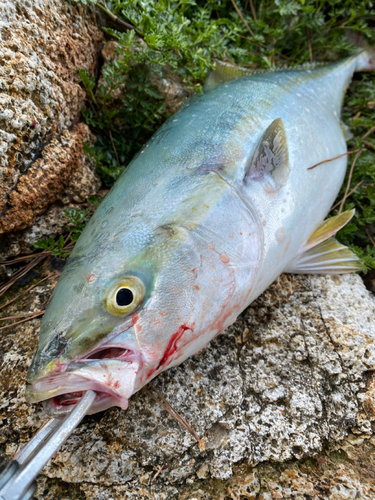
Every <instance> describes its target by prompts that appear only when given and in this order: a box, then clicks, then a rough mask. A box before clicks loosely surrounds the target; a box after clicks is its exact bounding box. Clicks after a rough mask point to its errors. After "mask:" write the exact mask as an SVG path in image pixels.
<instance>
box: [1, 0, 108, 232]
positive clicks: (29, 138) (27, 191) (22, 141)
mask: <svg viewBox="0 0 375 500" xmlns="http://www.w3.org/2000/svg"><path fill="white" fill-rule="evenodd" d="M0 37H1V47H0V92H1V93H0V157H1V160H0V179H1V182H0V234H2V233H7V232H10V231H16V230H20V229H23V228H25V227H27V226H30V225H31V224H32V223H33V221H34V219H35V217H36V216H37V215H39V214H41V213H42V212H43V211H44V210H45V209H46V208H47V207H48V206H49V205H50V204H51V203H53V202H54V201H55V200H56V199H58V198H60V197H61V196H73V199H76V198H80V197H82V196H84V195H85V194H86V191H87V192H90V193H92V192H93V191H95V190H96V189H97V188H98V179H97V177H96V175H95V174H94V173H93V172H91V174H90V180H87V183H86V184H85V188H84V192H82V196H80V195H78V194H77V193H76V192H75V194H73V193H72V185H73V184H72V182H73V183H75V181H76V179H75V177H77V176H80V174H81V173H82V170H85V169H86V168H87V166H86V165H85V160H84V159H83V156H84V155H83V152H82V141H83V140H84V137H85V136H86V135H87V133H88V132H87V130H86V129H85V126H84V125H83V124H77V121H78V119H79V117H80V110H81V108H82V107H83V104H84V101H85V91H84V90H83V88H82V87H81V85H80V78H79V75H78V69H79V68H84V69H86V70H87V71H88V72H90V73H93V72H94V71H95V68H96V61H97V52H98V48H99V44H100V41H101V39H102V33H101V31H100V30H99V29H98V28H97V26H96V24H95V19H94V16H93V14H92V12H91V11H90V10H89V9H82V8H80V7H79V6H78V5H77V4H72V3H70V2H67V1H65V0H32V1H31V0H26V1H25V0H4V1H3V2H2V3H1V4H0ZM73 191H74V189H73Z"/></svg>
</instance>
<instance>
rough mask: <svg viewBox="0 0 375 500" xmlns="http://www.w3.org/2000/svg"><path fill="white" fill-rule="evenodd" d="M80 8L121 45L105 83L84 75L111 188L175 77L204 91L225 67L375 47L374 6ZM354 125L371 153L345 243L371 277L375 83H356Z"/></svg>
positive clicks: (135, 1) (115, 3)
mask: <svg viewBox="0 0 375 500" xmlns="http://www.w3.org/2000/svg"><path fill="white" fill-rule="evenodd" d="M70 1H75V2H80V3H82V4H85V5H88V4H93V5H94V6H95V7H96V8H98V9H100V10H101V11H102V12H104V13H105V14H106V16H107V18H106V19H108V25H107V26H106V27H104V28H103V30H104V31H105V33H106V36H107V40H115V41H116V42H117V48H116V50H117V53H118V56H117V57H116V58H114V59H112V60H111V61H110V62H108V61H107V62H106V63H105V64H104V66H103V67H102V70H101V76H100V79H99V81H95V79H94V78H92V77H91V76H89V75H88V74H86V73H85V72H84V71H83V70H82V71H81V72H80V75H81V79H82V83H83V85H84V87H85V89H86V91H87V98H88V105H87V108H86V109H85V110H84V111H83V115H84V118H85V120H86V122H87V123H88V124H89V125H90V126H91V127H92V129H93V130H94V132H95V133H96V134H97V136H98V141H97V143H96V145H95V146H90V145H86V146H85V147H86V151H87V152H88V153H89V154H90V155H91V156H92V157H93V158H94V159H95V161H96V163H97V168H98V173H99V175H100V176H101V177H102V179H103V182H104V183H105V184H106V185H107V186H111V185H112V184H113V182H115V180H116V179H117V178H118V177H119V175H120V174H121V172H122V171H123V169H124V168H125V167H126V165H127V164H128V163H129V161H130V160H131V158H132V157H133V156H134V154H135V153H136V152H137V151H138V150H139V149H140V147H141V146H142V145H143V144H144V143H145V142H146V141H147V140H148V138H149V137H150V136H151V135H152V133H153V132H154V131H155V130H156V129H157V128H158V127H159V126H160V125H161V124H162V123H163V121H164V120H165V119H166V118H167V114H166V111H165V105H164V100H163V96H162V94H161V93H160V92H159V90H158V89H157V87H156V86H155V84H154V83H153V82H154V81H155V78H154V77H155V76H162V75H163V74H164V73H165V71H166V68H168V71H171V72H172V73H174V74H175V75H177V76H178V77H179V78H180V79H181V80H183V81H184V83H185V85H186V86H187V87H189V88H190V89H192V90H194V91H198V92H199V91H201V89H202V84H203V82H204V80H205V77H206V75H207V73H208V71H209V69H210V68H211V67H212V66H213V65H214V61H215V59H219V60H226V61H230V62H233V63H235V64H239V65H242V66H246V67H254V68H265V69H271V70H272V69H273V68H275V67H280V66H282V67H292V66H295V65H301V64H306V63H315V62H329V61H335V60H338V59H340V58H342V57H345V56H347V55H349V54H351V53H353V51H354V50H356V48H355V46H354V45H353V44H352V43H351V41H350V40H351V37H352V36H353V35H360V36H361V37H362V39H363V40H365V41H366V42H367V43H368V44H369V45H371V46H374V47H375V31H374V30H373V29H372V26H374V21H375V8H374V4H373V2H370V1H364V0H362V1H356V2H354V1H353V0H325V1H324V0H319V1H318V0H260V1H257V0H246V1H245V0H243V1H239V0H208V1H199V0H197V1H194V0H181V1H179V2H177V1H175V2H172V1H169V0H159V1H156V0H152V1H142V0H126V1H124V0H108V1H106V2H105V1H103V0H70ZM348 34H351V35H349V36H348ZM344 119H345V122H346V123H347V124H348V125H349V126H350V128H351V130H352V131H353V133H354V134H355V138H354V139H352V140H351V141H350V143H349V148H350V149H352V150H357V149H363V152H362V153H361V154H360V155H359V157H358V158H357V161H356V165H355V168H354V171H353V174H352V177H351V182H350V185H349V188H348V190H347V192H348V193H350V192H351V191H352V190H353V188H354V187H356V186H357V185H358V184H359V183H361V184H360V185H359V186H358V187H357V189H356V190H355V191H354V192H353V193H351V194H350V196H348V197H347V199H346V201H345V203H344V209H349V208H352V207H355V208H356V210H357V212H356V215H355V219H354V220H353V221H352V222H351V223H350V224H349V225H348V226H347V227H346V228H345V229H343V230H342V231H341V232H340V235H339V239H340V241H342V242H343V243H345V244H347V245H349V246H351V247H352V248H353V249H354V251H355V252H356V253H357V254H358V255H360V256H361V258H362V259H363V262H364V266H365V269H366V270H368V269H375V249H374V248H375V247H374V245H373V243H372V242H371V231H372V234H373V225H374V224H375V212H374V208H375V140H374V135H373V133H369V134H367V132H368V131H369V130H370V129H371V127H372V126H373V124H374V123H375V84H374V79H373V75H359V76H358V75H357V76H356V78H355V80H354V82H353V84H352V86H351V87H350V89H349V92H348V94H347V97H346V99H345V103H344ZM366 134H367V135H366ZM365 135H366V136H365ZM364 136H365V137H364ZM354 156H355V155H352V156H351V157H349V163H350V162H351V161H353V159H354ZM348 175H349V173H348ZM346 187H347V182H345V183H344V185H343V188H342V190H341V192H340V195H339V197H338V201H340V200H342V198H343V197H344V196H345V192H346ZM338 209H339V207H337V208H336V209H335V210H333V211H332V214H335V213H337V210H338Z"/></svg>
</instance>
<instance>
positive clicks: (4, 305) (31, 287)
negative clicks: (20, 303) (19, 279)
mask: <svg viewBox="0 0 375 500" xmlns="http://www.w3.org/2000/svg"><path fill="white" fill-rule="evenodd" d="M54 275H56V276H57V273H55V272H53V273H50V274H49V275H48V276H46V277H45V278H43V279H41V280H40V281H38V283H35V285H32V286H30V287H29V288H28V289H27V290H24V291H23V292H21V293H19V294H18V295H16V297H14V298H13V299H12V300H8V302H6V303H5V304H3V305H2V306H0V309H3V308H4V307H7V306H9V304H12V302H14V301H15V300H17V299H18V298H19V297H21V295H25V293H27V292H29V291H30V290H32V289H33V288H35V287H36V286H38V285H39V284H40V283H42V282H43V281H45V280H46V279H48V278H52V277H53V276H54Z"/></svg>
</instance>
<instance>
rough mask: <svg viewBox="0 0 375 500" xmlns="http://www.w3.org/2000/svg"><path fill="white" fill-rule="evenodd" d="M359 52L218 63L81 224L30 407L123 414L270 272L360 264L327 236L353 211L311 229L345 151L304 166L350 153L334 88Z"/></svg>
mask: <svg viewBox="0 0 375 500" xmlns="http://www.w3.org/2000/svg"><path fill="white" fill-rule="evenodd" d="M371 58H372V54H369V53H366V52H362V53H360V54H358V55H356V56H353V57H351V58H348V59H346V60H343V61H341V62H339V63H336V64H334V65H331V66H326V67H320V68H317V69H314V70H299V71H284V72H276V73H275V72H274V73H271V72H270V73H261V74H255V75H248V76H243V75H244V71H243V70H241V71H239V73H240V75H238V71H237V73H236V70H233V67H230V68H229V69H228V68H227V69H225V68H223V67H220V66H218V69H217V71H216V72H214V73H213V74H212V75H210V77H209V78H208V80H207V84H206V87H205V88H206V92H205V93H204V94H203V95H201V96H198V97H196V98H195V99H193V100H189V101H188V102H187V103H186V104H185V106H184V107H183V108H182V109H181V110H180V111H179V112H178V113H176V114H175V115H174V116H173V117H171V118H170V119H169V120H168V121H167V122H166V123H165V124H164V125H163V126H162V127H161V128H160V129H159V131H158V132H157V133H156V134H155V135H154V136H153V137H152V138H151V140H150V141H149V142H148V143H147V144H146V146H145V147H144V148H143V149H142V151H140V153H139V154H138V155H137V156H136V157H135V158H134V160H133V161H132V162H131V164H130V165H129V166H128V168H127V169H126V171H125V172H124V173H123V175H122V176H121V177H120V179H119V180H118V181H117V182H116V184H115V185H114V187H113V188H112V189H111V191H110V192H109V193H108V195H107V196H106V198H105V199H104V200H103V202H102V203H101V205H100V206H99V207H98V209H97V211H96V212H95V214H94V216H93V217H92V218H91V220H90V221H89V223H88V224H87V226H86V228H85V229H84V231H83V233H82V235H81V237H80V238H79V240H78V242H77V244H76V246H75V248H74V250H73V252H72V254H71V256H70V257H69V259H68V261H67V263H66V266H65V268H64V271H63V273H62V275H61V277H60V279H59V281H58V283H57V285H56V287H55V290H54V293H53V296H52V299H51V301H50V304H49V306H48V309H47V311H46V314H45V316H44V318H43V323H42V326H41V333H40V342H39V347H38V351H37V352H36V354H35V356H34V359H33V362H32V365H31V367H30V370H29V374H28V386H27V391H26V397H27V399H28V401H29V402H37V401H45V408H46V409H47V411H48V412H49V413H50V414H51V415H55V414H58V415H61V414H64V413H68V412H69V411H71V407H70V406H74V405H73V403H72V405H69V404H65V405H64V408H63V407H62V405H61V404H60V402H65V403H69V402H70V401H72V402H73V401H75V398H76V397H77V394H76V393H79V392H82V393H84V392H85V391H88V390H92V391H95V392H96V398H95V401H94V403H93V404H92V406H91V408H90V412H91V413H95V412H97V411H101V410H103V409H106V408H109V407H111V406H120V407H121V408H123V409H126V408H127V406H128V401H129V398H130V397H131V395H132V394H133V393H134V392H136V391H138V390H139V389H140V388H141V387H143V386H144V385H145V384H147V383H148V382H149V381H150V380H151V379H152V378H154V377H155V376H156V375H157V374H158V373H160V372H161V371H163V370H165V369H168V368H170V367H172V366H176V365H177V364H179V363H181V362H182V361H184V360H185V359H186V358H187V357H189V356H191V355H193V354H195V353H196V352H198V351H199V350H201V349H202V348H203V347H204V346H205V345H206V344H207V343H208V342H209V341H210V340H211V339H212V338H214V337H215V336H216V335H218V334H219V333H221V332H222V331H223V330H224V329H225V328H227V327H228V326H229V325H230V324H232V323H233V322H234V321H235V319H236V317H237V316H238V314H240V313H241V312H242V311H243V309H244V308H245V307H247V306H248V305H249V304H250V303H251V302H252V301H253V300H254V299H255V298H256V297H258V296H259V295H260V293H262V292H263V291H264V290H265V289H266V288H267V287H268V286H269V284H270V283H272V281H274V280H275V279H276V278H277V277H278V276H279V275H280V274H281V273H282V272H284V271H289V272H296V273H301V272H314V273H316V272H318V273H319V272H320V273H340V272H352V271H356V270H359V269H360V263H359V261H358V259H357V257H356V256H355V255H354V254H352V253H351V252H350V251H349V250H348V249H347V248H346V247H344V246H343V245H340V244H339V243H337V242H336V240H334V238H333V236H334V234H335V233H336V232H337V231H338V230H339V229H340V228H341V227H343V225H345V224H346V223H347V222H348V221H349V220H350V219H351V217H352V216H353V213H354V212H353V211H351V212H347V213H343V214H340V215H339V216H336V217H333V218H331V219H330V220H329V221H328V222H325V223H323V220H324V218H325V217H326V215H327V213H328V211H329V209H330V207H331V205H332V203H333V201H334V200H335V198H336V196H337V194H338V192H339V189H340V186H341V184H342V182H343V179H344V176H345V170H346V164H347V159H346V157H345V156H342V157H341V158H338V159H336V160H334V161H330V162H329V163H326V164H324V163H323V164H322V165H320V166H318V167H317V168H314V169H310V170H309V167H311V166H312V165H314V164H316V163H318V162H322V161H324V160H328V159H331V158H333V157H335V156H337V155H340V154H343V153H345V152H346V143H345V137H344V132H343V127H342V124H341V121H340V106H341V102H342V99H343V94H344V92H345V89H346V88H347V86H348V84H349V82H350V79H351V77H352V75H353V72H354V71H355V70H365V69H367V70H372V69H374V63H373V61H372V60H371ZM238 76H242V78H237V79H235V77H238ZM76 287H79V292H78V289H77V288H76ZM129 290H130V292H131V296H132V297H133V301H132V302H131V303H130V304H128V303H125V304H121V303H119V302H121V300H120V301H118V300H117V297H118V295H117V294H120V295H119V297H120V296H121V297H123V296H125V295H126V294H127V296H130V292H129ZM111 356H112V358H111ZM59 398H60V399H59Z"/></svg>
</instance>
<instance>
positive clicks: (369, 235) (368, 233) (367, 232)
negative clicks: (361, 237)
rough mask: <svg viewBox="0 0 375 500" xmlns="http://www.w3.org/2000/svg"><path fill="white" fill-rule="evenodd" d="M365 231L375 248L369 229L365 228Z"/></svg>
mask: <svg viewBox="0 0 375 500" xmlns="http://www.w3.org/2000/svg"><path fill="white" fill-rule="evenodd" d="M365 231H366V234H367V236H368V237H369V240H370V241H371V243H372V244H373V246H374V247H375V241H374V239H373V238H372V236H371V234H370V231H369V230H368V229H367V227H365Z"/></svg>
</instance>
